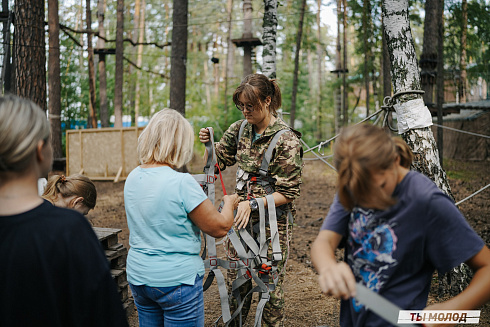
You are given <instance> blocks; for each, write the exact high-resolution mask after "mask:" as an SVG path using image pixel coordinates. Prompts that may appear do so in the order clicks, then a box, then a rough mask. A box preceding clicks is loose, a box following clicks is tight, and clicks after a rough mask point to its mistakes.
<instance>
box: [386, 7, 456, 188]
mask: <svg viewBox="0 0 490 327" xmlns="http://www.w3.org/2000/svg"><path fill="white" fill-rule="evenodd" d="M382 10H383V25H384V31H385V36H386V44H387V46H388V52H389V54H390V62H391V76H392V83H393V92H394V93H395V94H396V93H399V92H407V93H406V94H403V95H401V96H399V97H397V98H395V99H393V100H394V105H393V107H394V109H395V111H396V114H397V120H398V133H399V134H401V135H402V137H403V139H404V140H405V141H406V142H407V144H408V145H409V146H410V148H411V149H412V151H413V152H414V154H415V160H414V163H413V167H412V168H414V169H415V170H417V171H420V172H421V173H423V174H424V175H426V176H428V177H429V178H430V179H432V180H433V181H434V182H435V183H436V185H437V186H438V187H439V188H440V189H441V190H442V191H444V192H445V193H446V194H448V195H449V196H451V197H452V194H451V189H450V187H449V184H448V181H447V178H446V173H445V172H444V170H443V169H442V167H441V165H440V163H439V154H438V151H437V146H436V142H435V139H434V136H433V134H432V131H431V129H430V127H429V126H431V125H432V116H431V114H430V112H429V109H428V108H427V107H426V106H425V104H424V100H423V99H422V95H421V94H417V93H414V92H412V91H420V90H421V85H420V75H419V71H418V67H417V58H416V53H415V47H414V43H413V38H412V32H411V29H410V23H409V20H408V0H385V1H384V3H383V7H382Z"/></svg>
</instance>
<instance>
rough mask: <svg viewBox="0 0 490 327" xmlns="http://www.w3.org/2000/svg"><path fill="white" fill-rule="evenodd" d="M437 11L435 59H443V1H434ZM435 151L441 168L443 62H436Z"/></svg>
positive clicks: (442, 147) (442, 145) (442, 146)
mask: <svg viewBox="0 0 490 327" xmlns="http://www.w3.org/2000/svg"><path fill="white" fill-rule="evenodd" d="M436 2H437V11H436V15H435V17H434V19H435V20H436V22H437V58H444V0H436ZM436 77H437V80H436V85H437V92H436V94H437V124H438V125H439V126H438V127H437V149H438V151H439V163H440V165H441V168H442V167H443V165H442V164H443V160H442V159H443V158H444V157H443V149H444V144H443V142H444V140H443V134H442V133H443V131H442V127H440V126H442V125H443V120H442V105H443V104H444V60H443V59H441V60H438V61H437V74H436Z"/></svg>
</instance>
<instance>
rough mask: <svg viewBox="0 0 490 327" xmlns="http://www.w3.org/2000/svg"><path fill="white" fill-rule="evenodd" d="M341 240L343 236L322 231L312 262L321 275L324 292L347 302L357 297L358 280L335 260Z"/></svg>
mask: <svg viewBox="0 0 490 327" xmlns="http://www.w3.org/2000/svg"><path fill="white" fill-rule="evenodd" d="M341 240H342V235H340V234H338V233H335V232H333V231H330V230H321V231H320V233H319V234H318V236H317V237H316V239H315V241H314V242H313V245H312V247H311V261H312V263H313V265H314V266H315V269H316V271H317V272H318V274H319V276H318V283H319V284H320V289H321V290H322V292H323V293H325V294H327V295H332V296H334V297H337V298H342V299H344V300H346V299H348V298H350V297H353V296H355V295H356V279H355V277H354V274H353V273H352V270H351V269H350V267H349V266H348V265H347V264H346V263H345V262H343V261H341V262H337V259H336V258H335V249H337V247H338V245H339V244H340V241H341Z"/></svg>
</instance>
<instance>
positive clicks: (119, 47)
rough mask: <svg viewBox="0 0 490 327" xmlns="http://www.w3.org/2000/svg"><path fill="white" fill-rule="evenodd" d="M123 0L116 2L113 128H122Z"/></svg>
mask: <svg viewBox="0 0 490 327" xmlns="http://www.w3.org/2000/svg"><path fill="white" fill-rule="evenodd" d="M123 38H124V0H117V23H116V80H115V82H114V117H115V121H114V127H116V128H121V127H122V112H123V108H122V105H123V82H124V81H123V78H124V65H123V59H124V58H123V57H124V42H123Z"/></svg>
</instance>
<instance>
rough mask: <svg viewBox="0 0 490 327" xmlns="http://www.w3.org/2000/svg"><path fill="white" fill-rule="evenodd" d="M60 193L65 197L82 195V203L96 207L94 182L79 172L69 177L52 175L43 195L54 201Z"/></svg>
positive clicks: (91, 207) (89, 206)
mask: <svg viewBox="0 0 490 327" xmlns="http://www.w3.org/2000/svg"><path fill="white" fill-rule="evenodd" d="M58 195H61V196H62V197H63V198H69V197H71V196H76V197H82V198H83V201H82V203H83V204H84V205H86V206H87V207H88V208H90V209H93V208H95V204H96V202H97V190H96V188H95V185H94V183H93V182H92V181H91V180H90V178H88V177H86V176H83V175H79V174H74V175H70V176H68V177H65V176H64V175H53V176H51V177H50V178H49V180H48V184H47V185H46V188H45V189H44V193H43V195H42V197H43V198H45V199H46V200H48V201H50V202H51V203H54V202H56V199H57V198H58Z"/></svg>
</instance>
